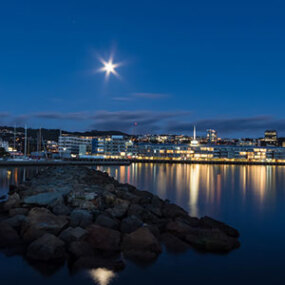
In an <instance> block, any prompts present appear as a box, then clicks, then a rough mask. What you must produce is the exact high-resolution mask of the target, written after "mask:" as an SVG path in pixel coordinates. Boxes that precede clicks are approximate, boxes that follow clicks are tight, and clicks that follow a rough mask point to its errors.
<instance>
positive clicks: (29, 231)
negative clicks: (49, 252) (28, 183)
mask: <svg viewBox="0 0 285 285" xmlns="http://www.w3.org/2000/svg"><path fill="white" fill-rule="evenodd" d="M68 223H69V221H68V219H67V218H66V217H65V216H55V215H54V214H52V213H51V212H50V211H49V210H48V209H45V208H33V209H32V210H31V211H30V212H29V214H28V217H27V220H26V222H25V223H24V225H23V227H22V231H21V234H22V237H23V238H24V240H26V241H33V240H35V239H38V238H39V237H41V236H42V235H44V234H45V233H50V234H54V235H58V234H59V232H60V231H62V230H63V229H64V228H65V227H67V225H68Z"/></svg>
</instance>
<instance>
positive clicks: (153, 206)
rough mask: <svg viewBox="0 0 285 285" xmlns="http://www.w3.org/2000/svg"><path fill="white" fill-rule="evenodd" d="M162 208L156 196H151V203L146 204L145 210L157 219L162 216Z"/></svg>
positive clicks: (161, 202)
mask: <svg viewBox="0 0 285 285" xmlns="http://www.w3.org/2000/svg"><path fill="white" fill-rule="evenodd" d="M162 206H163V201H162V200H161V199H160V198H158V197H157V196H153V198H152V200H151V203H149V204H147V205H146V206H145V208H146V209H147V210H148V211H150V212H152V213H153V214H155V215H157V216H158V217H161V216H162V211H161V209H162Z"/></svg>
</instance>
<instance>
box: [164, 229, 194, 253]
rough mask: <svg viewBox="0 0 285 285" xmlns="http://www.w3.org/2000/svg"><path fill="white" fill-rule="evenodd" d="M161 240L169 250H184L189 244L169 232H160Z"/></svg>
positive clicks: (177, 251) (178, 251) (176, 251)
mask: <svg viewBox="0 0 285 285" xmlns="http://www.w3.org/2000/svg"><path fill="white" fill-rule="evenodd" d="M161 240H162V242H163V243H164V244H165V247H166V249H167V250H168V251H170V252H174V253H180V252H185V251H187V249H188V248H189V245H188V244H187V243H186V242H184V241H183V240H181V239H180V238H178V237H176V236H174V235H172V234H169V233H164V234H162V235H161Z"/></svg>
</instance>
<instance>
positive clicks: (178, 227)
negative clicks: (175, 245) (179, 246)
mask: <svg viewBox="0 0 285 285" xmlns="http://www.w3.org/2000/svg"><path fill="white" fill-rule="evenodd" d="M165 230H166V231H167V232H169V233H172V234H174V235H175V236H177V237H179V238H181V239H185V237H186V235H187V234H189V233H191V232H193V228H191V227H190V226H189V225H187V224H185V223H183V222H180V221H170V222H169V223H168V224H167V225H166V228H165Z"/></svg>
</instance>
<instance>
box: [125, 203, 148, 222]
mask: <svg viewBox="0 0 285 285" xmlns="http://www.w3.org/2000/svg"><path fill="white" fill-rule="evenodd" d="M144 213H145V209H144V208H143V207H142V206H141V205H139V204H131V205H130V207H129V209H128V216H136V217H138V218H139V219H142V216H143V214H144Z"/></svg>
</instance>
